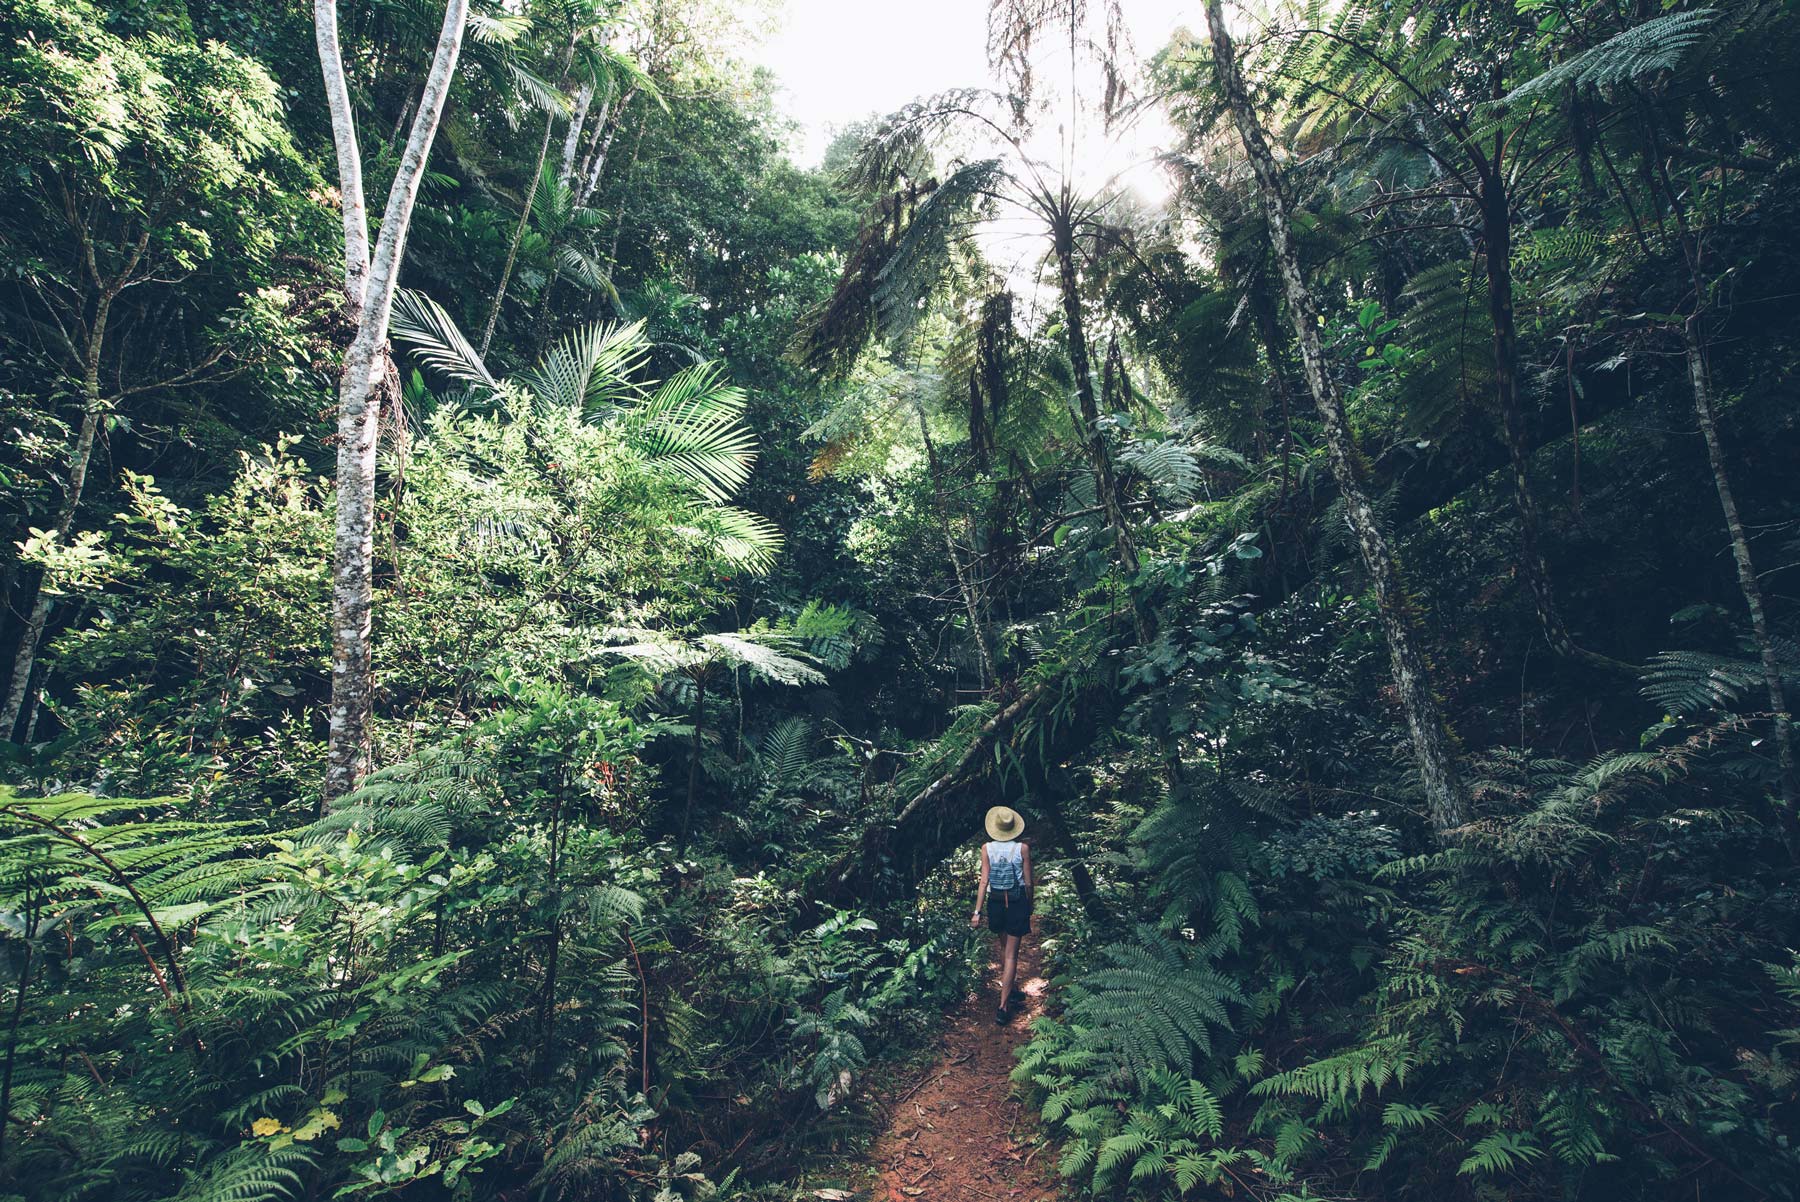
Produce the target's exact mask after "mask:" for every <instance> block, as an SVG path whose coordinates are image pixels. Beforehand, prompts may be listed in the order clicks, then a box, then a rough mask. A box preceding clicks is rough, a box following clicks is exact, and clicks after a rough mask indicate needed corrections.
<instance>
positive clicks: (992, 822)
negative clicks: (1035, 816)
mask: <svg viewBox="0 0 1800 1202" xmlns="http://www.w3.org/2000/svg"><path fill="white" fill-rule="evenodd" d="M987 833H988V834H989V835H992V836H993V837H994V838H995V839H996V840H998V841H999V842H1001V843H1005V842H1006V841H1007V840H1008V839H1017V838H1018V837H1019V836H1020V835H1022V834H1024V833H1025V819H1024V818H1023V817H1021V816H1020V814H1019V812H1018V811H1017V810H1014V809H1009V808H1008V807H1006V806H995V807H994V808H993V809H991V810H989V811H988V812H987Z"/></svg>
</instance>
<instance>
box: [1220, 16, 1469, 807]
mask: <svg viewBox="0 0 1800 1202" xmlns="http://www.w3.org/2000/svg"><path fill="white" fill-rule="evenodd" d="M1206 21H1207V25H1208V26H1209V28H1210V29H1211V32H1212V45H1213V56H1214V58H1215V60H1216V62H1217V64H1218V75H1219V84H1220V87H1221V89H1222V91H1223V92H1224V96H1225V104H1226V107H1227V108H1228V109H1229V110H1230V112H1231V115H1232V119H1233V121H1234V122H1235V123H1236V125H1237V128H1238V134H1239V136H1240V138H1241V140H1242V141H1243V144H1244V152H1245V154H1246V155H1247V156H1248V158H1249V160H1250V166H1251V169H1252V170H1253V171H1254V172H1255V173H1256V179H1257V184H1258V185H1259V187H1260V188H1261V191H1262V201H1263V209H1264V211H1265V212H1266V214H1267V215H1268V222H1269V240H1270V243H1271V244H1272V248H1273V250H1274V252H1275V261H1276V264H1277V266H1278V267H1279V268H1280V270H1281V278H1282V283H1283V284H1284V285H1285V288H1286V292H1287V301H1288V312H1289V316H1290V317H1291V318H1292V320H1293V324H1294V332H1295V334H1296V336H1297V337H1298V339H1299V343H1300V358H1301V362H1302V364H1303V366H1304V367H1305V369H1306V382H1307V385H1308V386H1309V387H1310V388H1311V390H1312V394H1313V403H1314V404H1315V405H1316V406H1317V408H1318V411H1319V418H1320V421H1321V422H1322V423H1323V425H1324V428H1325V446H1326V453H1327V457H1328V458H1329V460H1330V463H1331V472H1332V476H1333V477H1334V478H1335V479H1336V482H1337V486H1338V491H1339V493H1340V494H1341V495H1342V496H1343V498H1344V511H1345V514H1346V516H1347V517H1348V519H1349V524H1350V528H1351V530H1352V532H1353V533H1354V534H1355V536H1356V542H1357V547H1358V549H1359V550H1360V551H1361V553H1362V560H1363V566H1364V567H1365V568H1366V569H1367V570H1368V573H1369V577H1370V580H1371V582H1372V583H1373V585H1374V589H1375V604H1376V608H1377V610H1378V612H1379V614H1380V617H1381V626H1382V631H1383V633H1384V634H1385V635H1386V636H1387V644H1388V658H1389V660H1390V663H1391V667H1392V671H1393V679H1394V689H1395V692H1396V693H1398V694H1399V698H1400V705H1401V708H1402V709H1403V710H1404V711H1405V714H1406V724H1407V727H1408V730H1409V731H1410V733H1411V735H1412V745H1413V753H1414V756H1415V758H1416V759H1417V760H1418V768H1419V775H1420V777H1421V779H1422V781H1423V783H1424V786H1425V796H1426V802H1427V805H1428V806H1429V808H1430V817H1431V821H1432V824H1433V825H1434V826H1435V827H1436V828H1437V829H1438V830H1439V831H1440V832H1445V831H1449V830H1452V829H1454V828H1455V827H1458V826H1461V825H1462V824H1463V823H1465V822H1466V821H1467V820H1468V802H1467V798H1466V796H1465V794H1464V792H1463V788H1462V784H1461V781H1460V780H1459V779H1458V775H1457V770H1456V761H1455V757H1454V755H1453V754H1452V751H1451V746H1452V741H1451V735H1450V730H1449V727H1448V725H1447V724H1446V723H1445V721H1444V716H1443V712H1442V710H1441V709H1440V707H1439V705H1438V700H1437V697H1436V695H1435V694H1434V693H1433V691H1432V686H1431V675H1430V670H1429V668H1428V667H1427V664H1426V659H1425V655H1424V652H1423V651H1422V650H1421V648H1420V646H1419V639H1418V634H1417V632H1416V631H1415V630H1414V629H1413V625H1412V613H1411V605H1410V603H1409V601H1408V599H1407V595H1406V589H1405V585H1404V584H1403V582H1402V580H1401V576H1400V566H1399V563H1398V562H1397V560H1396V558H1395V556H1394V552H1393V550H1392V548H1391V547H1390V546H1389V545H1388V541H1387V537H1386V535H1385V534H1383V533H1382V530H1381V525H1380V522H1379V521H1378V520H1377V519H1376V516H1375V510H1374V507H1373V506H1371V505H1370V503H1369V499H1368V496H1367V495H1366V494H1365V493H1364V491H1363V486H1362V481H1361V478H1360V472H1359V470H1358V460H1357V450H1356V446H1355V444H1354V442H1353V441H1352V439H1351V436H1350V427H1349V423H1348V422H1347V421H1346V419H1345V416H1344V403H1343V398H1342V396H1341V395H1339V393H1338V388H1337V381H1336V380H1335V379H1334V378H1333V377H1332V375H1331V372H1330V369H1329V365H1328V364H1327V363H1326V361H1325V349H1324V346H1323V345H1322V344H1321V342H1320V340H1319V318H1318V307H1317V305H1316V304H1315V303H1314V301H1313V296H1312V292H1311V291H1310V290H1309V289H1308V288H1307V286H1306V282H1305V280H1304V279H1302V277H1301V274H1300V258H1299V255H1298V253H1297V252H1296V251H1295V249H1294V243H1293V237H1292V233H1291V230H1290V224H1289V220H1290V210H1289V202H1288V199H1287V196H1286V194H1285V192H1283V190H1282V181H1281V176H1280V174H1279V173H1278V171H1277V169H1276V166H1275V158H1274V156H1273V155H1272V154H1271V153H1270V151H1269V144H1268V140H1267V138H1266V137H1265V136H1264V134H1263V131H1262V126H1261V125H1260V124H1259V123H1258V122H1257V119H1256V114H1255V112H1254V111H1253V110H1252V108H1251V106H1250V96H1249V93H1248V92H1247V91H1246V90H1245V87H1244V81H1243V77H1242V76H1241V75H1240V74H1239V70H1238V65H1237V62H1236V59H1235V56H1234V51H1233V47H1232V42H1231V35H1230V33H1229V32H1228V31H1227V30H1226V28H1225V14H1224V11H1223V9H1222V6H1221V3H1220V0H1207V5H1206Z"/></svg>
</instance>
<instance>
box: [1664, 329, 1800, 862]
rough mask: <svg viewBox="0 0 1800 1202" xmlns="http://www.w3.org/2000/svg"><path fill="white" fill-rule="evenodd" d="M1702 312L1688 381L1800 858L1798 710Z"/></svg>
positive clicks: (1789, 837) (1788, 831) (1787, 833)
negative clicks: (1743, 501) (1768, 604)
mask: <svg viewBox="0 0 1800 1202" xmlns="http://www.w3.org/2000/svg"><path fill="white" fill-rule="evenodd" d="M1699 322H1700V317H1699V315H1698V314H1695V315H1694V316H1692V317H1689V318H1688V319H1687V321H1686V322H1685V323H1684V324H1683V325H1682V327H1681V341H1682V346H1683V349H1684V350H1685V352H1686V356H1687V367H1688V381H1689V383H1690V384H1691V385H1692V387H1693V392H1694V420H1695V421H1696V422H1697V423H1698V425H1699V426H1700V433H1701V436H1702V437H1704V438H1705V440H1706V458H1707V462H1708V463H1710V464H1711V466H1712V477H1713V485H1714V487H1715V488H1716V489H1717V490H1718V493H1719V508H1720V509H1722V510H1724V511H1725V529H1726V532H1727V533H1728V534H1729V535H1730V536H1731V558H1732V561H1733V562H1734V563H1735V564H1736V565H1737V576H1738V588H1739V589H1740V590H1741V591H1742V592H1743V594H1744V606H1745V608H1746V609H1748V610H1749V611H1750V632H1751V634H1752V635H1753V636H1754V637H1755V639H1756V650H1757V656H1758V658H1759V659H1760V660H1761V662H1762V675H1763V689H1764V691H1765V692H1766V694H1767V696H1768V699H1769V713H1770V715H1771V717H1772V719H1773V721H1774V725H1775V731H1774V735H1775V762H1776V767H1777V770H1778V771H1779V772H1780V773H1781V780H1780V782H1779V787H1780V790H1781V807H1780V813H1779V814H1778V815H1777V820H1778V822H1779V824H1780V828H1781V837H1782V842H1783V843H1784V844H1786V846H1787V851H1788V855H1789V857H1791V858H1792V859H1794V860H1795V861H1800V772H1797V771H1796V768H1795V764H1794V731H1793V715H1792V714H1791V713H1790V712H1789V711H1788V705H1787V690H1786V689H1785V688H1784V687H1783V686H1782V682H1781V665H1780V663H1779V662H1778V661H1777V660H1776V658H1775V640H1774V637H1773V636H1772V635H1771V634H1770V632H1769V617H1768V613H1767V611H1766V610H1765V609H1764V608H1763V595H1762V585H1761V584H1760V583H1758V581H1757V579H1756V565H1755V563H1754V562H1753V561H1752V560H1751V558H1750V540H1749V539H1748V538H1746V537H1745V535H1744V522H1743V519H1742V518H1740V517H1739V516H1738V507H1737V496H1736V494H1735V493H1734V492H1733V491H1732V488H1731V476H1730V474H1729V473H1728V472H1727V471H1726V468H1725V451H1724V448H1723V447H1722V446H1721V445H1720V443H1719V426H1718V422H1717V420H1716V419H1715V416H1714V413H1715V411H1714V408H1713V400H1712V373H1711V371H1710V370H1709V368H1708V366H1707V362H1706V346H1705V344H1704V343H1703V342H1702V340H1701V337H1700V331H1699V328H1698V326H1699Z"/></svg>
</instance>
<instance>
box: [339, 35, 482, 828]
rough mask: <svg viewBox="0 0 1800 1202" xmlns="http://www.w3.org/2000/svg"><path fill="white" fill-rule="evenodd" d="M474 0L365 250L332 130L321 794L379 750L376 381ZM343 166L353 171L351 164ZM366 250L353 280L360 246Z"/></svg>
mask: <svg viewBox="0 0 1800 1202" xmlns="http://www.w3.org/2000/svg"><path fill="white" fill-rule="evenodd" d="M313 11H314V19H315V24H316V32H317V36H318V43H319V53H320V64H321V67H322V69H323V71H324V74H325V89H326V95H327V98H328V99H331V98H332V97H334V96H335V95H336V93H337V92H338V91H339V90H343V89H345V83H344V65H343V61H342V59H341V57H340V56H339V53H338V45H337V15H336V5H335V3H333V2H332V0H318V3H317V4H316V5H315V6H314V10H313ZM468 16H469V0H449V2H448V3H447V4H446V5H445V7H444V23H443V28H442V29H441V30H440V31H439V34H438V42H437V49H436V51H435V52H434V53H433V55H432V60H431V70H430V73H429V74H428V75H427V76H426V79H425V86H424V87H423V88H422V89H421V91H420V95H419V106H418V111H417V112H416V113H415V114H414V116H413V124H412V131H411V133H410V134H409V135H408V136H407V140H406V149H405V150H404V151H403V152H402V153H401V156H400V164H399V168H398V170H397V171H396V172H395V174H394V182H393V186H392V187H391V188H390V189H389V191H388V198H387V205H386V208H385V211H384V212H383V215H382V221H381V233H380V236H379V237H378V238H377V240H376V242H375V248H374V253H373V255H372V256H369V255H368V233H367V228H366V225H365V226H362V227H360V228H355V229H353V228H352V225H353V222H352V219H351V210H352V209H353V208H354V209H355V210H356V211H358V212H360V211H361V209H362V198H361V190H362V179H361V162H360V159H359V157H358V155H357V151H356V142H355V128H354V125H353V123H352V121H351V119H350V114H349V112H348V108H347V106H348V99H347V97H348V93H347V90H345V91H344V97H343V100H344V105H345V111H344V112H343V114H342V118H343V119H341V120H340V117H339V113H338V111H337V109H338V102H337V100H335V99H332V100H331V103H332V108H333V116H332V134H333V137H334V139H335V140H336V142H337V147H338V162H339V172H340V175H339V186H340V191H341V192H342V193H343V194H344V198H345V218H344V230H345V232H344V259H345V273H344V278H345V282H346V294H347V296H348V298H349V301H350V307H351V311H352V313H353V314H354V315H355V316H356V319H357V326H356V336H355V337H354V338H353V339H352V340H351V343H350V348H349V350H348V351H346V352H345V355H344V374H343V377H342V379H341V381H340V383H339V386H338V453H337V529H336V537H335V540H334V546H333V549H332V596H331V711H330V733H329V736H328V740H327V745H326V766H325V788H324V798H325V800H327V801H330V800H333V799H335V798H338V797H342V796H343V795H344V794H346V793H348V792H350V791H351V790H352V789H354V788H355V787H356V784H357V782H358V781H359V780H360V779H361V778H362V776H363V774H364V773H366V772H367V771H368V768H369V759H370V755H371V751H372V741H371V734H370V729H369V727H370V720H371V717H372V714H373V706H374V691H375V689H374V662H373V655H372V649H371V645H370V628H371V619H372V611H373V608H374V552H373V548H374V535H375V449H376V440H377V435H378V434H379V427H380V415H381V398H380V397H379V396H377V395H376V388H377V384H378V383H381V382H384V381H386V382H392V381H393V380H394V378H395V375H394V372H393V371H392V358H391V356H390V354H389V351H388V345H387V333H388V319H389V317H390V315H391V314H392V312H393V305H394V291H395V289H396V288H397V287H398V284H399V275H400V262H401V259H402V257H403V255H404V253H405V248H406V232H407V228H408V226H409V225H410V224H411V221H412V212H413V206H414V205H415V203H416V202H417V200H418V195H419V185H420V183H421V181H422V180H423V178H424V174H425V162H426V159H427V158H428V157H429V155H430V152H431V144H432V141H433V140H434V139H435V138H436V137H437V128H438V122H439V120H440V119H441V117H442V116H443V111H444V102H445V99H446V98H447V97H448V95H449V92H450V81H451V77H452V76H453V75H454V74H455V72H456V61H457V59H458V57H459V56H460V55H461V53H462V42H463V32H464V27H465V26H466V24H467V22H468ZM346 165H348V170H347V171H346ZM359 252H360V254H362V255H364V256H368V257H367V260H366V268H365V269H364V270H363V273H362V276H361V278H362V280H363V285H362V289H361V292H360V294H359V292H358V290H357V281H358V278H359V272H358V256H359Z"/></svg>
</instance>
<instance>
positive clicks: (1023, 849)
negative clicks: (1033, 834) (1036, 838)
mask: <svg viewBox="0 0 1800 1202" xmlns="http://www.w3.org/2000/svg"><path fill="white" fill-rule="evenodd" d="M1019 858H1020V860H1022V861H1023V862H1024V874H1025V875H1024V879H1025V888H1027V889H1029V890H1031V897H1032V898H1033V899H1034V900H1035V899H1036V898H1037V887H1036V886H1035V885H1034V884H1033V883H1032V880H1031V844H1029V843H1021V844H1019Z"/></svg>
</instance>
